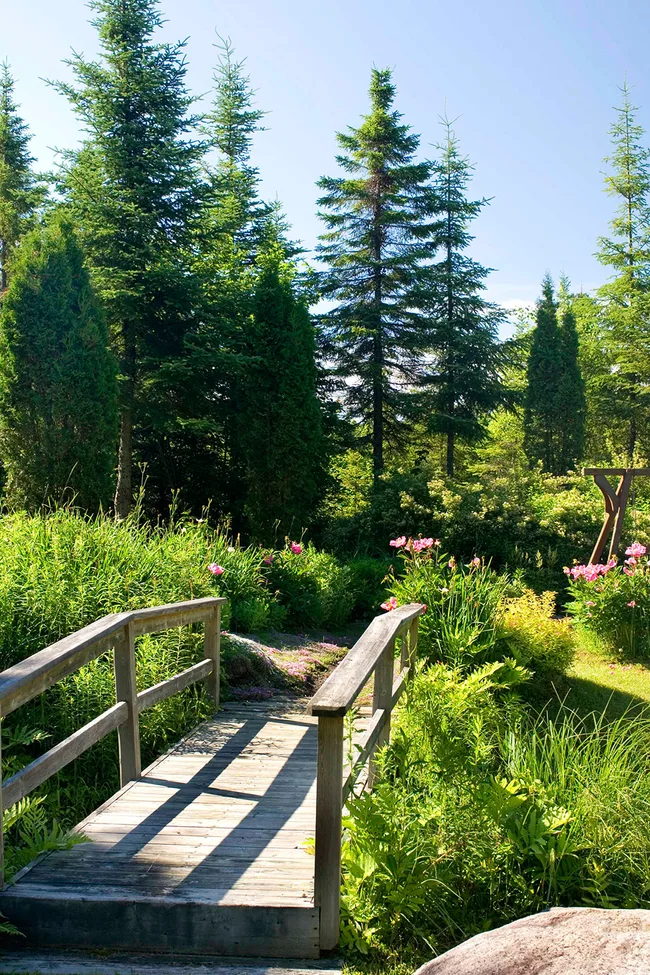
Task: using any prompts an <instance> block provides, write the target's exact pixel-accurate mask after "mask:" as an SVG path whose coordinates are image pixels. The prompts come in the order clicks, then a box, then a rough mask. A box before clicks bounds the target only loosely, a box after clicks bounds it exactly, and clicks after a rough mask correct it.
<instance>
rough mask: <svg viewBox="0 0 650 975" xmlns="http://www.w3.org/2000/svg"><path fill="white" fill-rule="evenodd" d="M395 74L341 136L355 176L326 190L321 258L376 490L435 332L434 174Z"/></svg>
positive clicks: (328, 340)
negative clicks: (425, 280)
mask: <svg viewBox="0 0 650 975" xmlns="http://www.w3.org/2000/svg"><path fill="white" fill-rule="evenodd" d="M394 99H395V86H394V85H393V82H392V77H391V72H390V71H389V70H381V71H380V70H378V69H376V68H375V69H373V72H372V76H371V82H370V102H371V110H370V113H369V114H368V115H366V116H364V118H363V121H362V123H361V125H360V126H359V127H358V128H352V127H349V128H348V130H347V132H345V133H338V135H337V142H338V145H339V147H340V149H341V154H340V155H339V156H338V157H337V162H338V164H339V166H340V167H341V168H342V169H343V171H344V173H345V175H343V176H338V177H323V178H322V179H321V180H320V181H319V183H318V185H319V187H320V189H321V190H323V193H324V195H323V196H322V197H321V198H320V199H319V201H318V204H319V207H320V208H321V210H320V217H321V219H322V220H323V221H324V223H325V225H326V227H327V231H326V233H325V234H323V235H322V237H321V244H320V247H319V249H318V253H319V256H320V259H321V260H322V261H323V263H324V264H325V265H326V266H327V270H326V271H325V272H324V274H323V275H322V291H323V295H324V297H326V298H328V299H331V300H334V301H336V302H337V304H336V306H335V307H334V308H333V309H332V310H331V311H329V312H327V313H326V314H324V315H323V317H322V322H323V342H324V352H325V354H326V356H327V358H328V361H331V362H333V363H334V367H333V376H332V378H333V381H334V380H336V381H337V383H336V385H337V388H338V389H339V390H340V392H341V395H342V397H343V399H344V401H345V405H346V408H347V411H348V415H349V416H350V418H351V419H354V420H356V421H357V422H359V423H360V424H362V425H363V427H364V434H367V439H369V440H370V441H371V443H372V455H373V478H374V481H375V483H376V482H377V480H378V479H379V477H380V476H381V474H382V471H383V468H384V449H385V446H386V444H387V443H388V442H393V441H394V440H395V438H396V437H398V436H399V433H400V430H401V429H402V428H403V426H404V417H405V415H408V413H409V409H410V403H411V401H412V399H413V395H412V393H409V392H408V387H409V386H412V384H413V380H414V378H415V375H416V371H417V370H416V365H417V362H418V357H419V356H421V355H422V353H423V352H424V351H425V350H426V348H427V347H428V332H427V323H426V320H425V318H424V316H423V315H422V314H421V313H419V312H418V311H416V309H417V307H418V304H417V289H418V287H419V285H420V283H421V265H422V263H423V262H424V261H425V260H426V259H427V258H428V256H429V250H428V248H427V245H426V242H425V241H426V238H427V237H428V235H429V232H430V228H429V225H428V224H427V222H426V221H427V219H428V217H429V215H430V212H431V208H432V196H431V193H430V189H429V187H428V186H427V181H428V179H429V176H430V174H431V165H430V164H429V163H427V162H421V163H417V162H415V158H414V157H415V153H416V151H417V148H418V145H419V141H420V140H419V138H418V136H416V135H414V134H413V133H412V131H411V130H410V128H409V126H407V125H404V124H403V123H402V121H401V118H402V116H401V115H400V113H399V112H397V111H395V110H394V109H393V103H394Z"/></svg>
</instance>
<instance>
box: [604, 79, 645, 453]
mask: <svg viewBox="0 0 650 975" xmlns="http://www.w3.org/2000/svg"><path fill="white" fill-rule="evenodd" d="M622 94H623V103H622V105H621V107H620V108H619V109H617V112H616V115H617V118H616V121H615V122H614V124H613V125H612V127H611V129H610V136H611V141H612V154H611V156H610V157H609V158H608V159H607V160H606V161H607V162H608V163H609V165H610V167H611V171H610V172H609V173H608V174H607V175H606V177H605V188H606V190H607V193H608V194H609V195H611V196H613V197H614V199H615V200H616V202H617V204H618V208H617V212H616V216H615V217H614V219H613V220H612V221H611V224H610V226H611V230H612V237H611V238H606V237H603V238H601V239H600V241H599V252H598V258H599V260H600V261H601V262H602V263H603V264H605V265H606V266H608V267H610V268H612V269H613V271H614V273H615V277H614V278H613V279H612V280H611V281H610V282H608V283H607V284H605V285H603V287H602V288H600V289H599V293H598V296H599V298H600V302H601V304H602V306H603V311H602V316H603V325H604V329H603V332H604V338H605V340H606V345H607V347H608V352H609V355H610V356H611V359H612V366H613V367H614V368H612V370H611V373H610V379H609V383H608V386H609V390H610V396H611V397H612V399H613V403H614V406H615V408H616V413H617V415H618V417H619V418H620V419H621V420H622V421H623V423H624V424H625V427H626V443H625V448H626V452H627V464H628V465H631V464H632V463H633V461H634V454H635V450H636V448H637V439H638V436H639V432H640V431H641V430H644V429H645V428H646V427H647V423H648V418H649V413H648V408H649V406H650V398H649V394H648V388H647V387H648V376H649V375H650V356H649V351H650V346H649V340H650V332H649V330H648V321H649V320H650V202H649V194H650V150H649V149H647V148H646V147H645V146H644V145H643V136H644V134H645V133H644V130H643V128H642V127H641V126H640V125H639V124H638V122H637V121H636V114H637V111H638V109H637V108H636V107H635V106H633V105H632V103H631V101H630V98H629V88H628V87H627V85H624V86H623V88H622ZM621 446H623V445H622V444H621Z"/></svg>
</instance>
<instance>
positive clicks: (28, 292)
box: [0, 215, 117, 510]
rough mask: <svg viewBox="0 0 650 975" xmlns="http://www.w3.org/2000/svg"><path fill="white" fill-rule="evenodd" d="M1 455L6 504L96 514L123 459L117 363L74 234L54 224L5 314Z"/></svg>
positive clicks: (19, 268) (26, 254)
mask: <svg viewBox="0 0 650 975" xmlns="http://www.w3.org/2000/svg"><path fill="white" fill-rule="evenodd" d="M0 348H1V353H2V354H1V356H0V455H1V457H2V461H3V464H4V467H5V471H6V474H7V494H8V497H9V498H10V499H11V500H12V501H15V502H17V503H20V504H23V505H26V506H28V507H31V508H33V507H36V506H38V505H39V504H43V503H44V502H47V501H48V500H50V499H54V500H55V501H57V502H59V501H63V500H65V499H67V500H69V499H70V498H71V497H74V498H75V499H76V502H77V503H78V504H79V505H81V506H82V507H84V508H88V509H91V510H96V509H97V508H98V507H99V506H100V505H103V504H106V503H107V502H108V501H109V499H110V497H111V490H112V477H113V470H114V467H115V460H116V441H117V412H116V379H115V362H114V359H113V357H112V355H111V353H110V352H109V350H108V333H107V329H106V322H105V320H104V315H103V312H102V309H101V307H100V305H99V302H98V300H97V298H96V297H95V293H94V291H93V289H92V286H91V284H90V280H89V277H88V273H87V271H86V269H85V267H84V261H83V254H82V252H81V249H80V247H79V245H78V243H77V241H76V239H75V235H74V233H73V230H72V226H71V225H70V224H69V223H68V222H67V221H66V220H65V219H64V218H63V217H61V216H59V215H57V216H54V217H52V218H51V219H50V220H49V222H48V223H47V224H46V225H45V226H44V227H42V228H39V229H36V230H34V231H32V232H31V233H30V234H29V235H28V236H27V237H26V238H25V239H24V240H23V243H22V244H21V247H20V250H19V252H18V254H17V256H16V258H15V260H14V263H13V273H12V276H11V281H10V284H9V288H8V290H7V292H6V295H5V298H4V299H3V302H2V310H1V312H0Z"/></svg>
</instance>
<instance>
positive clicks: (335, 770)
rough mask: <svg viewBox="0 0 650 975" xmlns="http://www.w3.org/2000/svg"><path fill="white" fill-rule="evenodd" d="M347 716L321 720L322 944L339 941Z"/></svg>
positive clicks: (317, 884) (318, 865) (317, 880)
mask: <svg viewBox="0 0 650 975" xmlns="http://www.w3.org/2000/svg"><path fill="white" fill-rule="evenodd" d="M342 778H343V718H342V717H337V716H329V715H325V716H322V717H320V718H319V719H318V772H317V777H316V783H317V784H316V842H315V864H314V903H315V904H316V905H317V906H318V907H320V946H321V949H322V950H324V951H329V950H330V949H332V948H335V947H336V945H337V944H338V940H339V925H340V902H341V830H342V809H341V780H342Z"/></svg>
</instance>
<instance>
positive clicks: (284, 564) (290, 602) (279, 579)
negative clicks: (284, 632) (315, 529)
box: [265, 542, 354, 628]
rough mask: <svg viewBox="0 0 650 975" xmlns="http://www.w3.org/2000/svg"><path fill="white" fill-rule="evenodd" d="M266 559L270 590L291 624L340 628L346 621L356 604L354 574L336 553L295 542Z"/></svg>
mask: <svg viewBox="0 0 650 975" xmlns="http://www.w3.org/2000/svg"><path fill="white" fill-rule="evenodd" d="M265 561H266V563H267V564H266V565H265V574H266V580H267V583H268V589H269V592H270V593H272V594H273V596H274V598H275V599H276V600H277V602H278V603H279V605H280V606H281V607H282V608H283V609H284V610H285V611H286V618H287V622H288V623H289V624H290V625H292V626H298V627H301V628H304V627H310V626H327V627H333V628H337V627H341V626H343V625H344V624H345V623H346V622H347V620H348V619H349V617H350V612H351V610H352V606H353V604H354V594H353V591H352V588H351V575H350V571H349V569H348V567H347V566H345V565H342V564H341V563H340V562H339V561H338V559H336V558H335V557H334V556H333V555H328V554H327V553H326V552H319V551H318V550H317V549H316V548H315V547H314V546H313V545H311V544H310V545H302V544H299V543H295V542H294V543H291V544H288V545H287V547H286V548H285V549H284V550H282V551H279V552H273V553H269V554H268V555H267V556H266V558H265Z"/></svg>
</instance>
